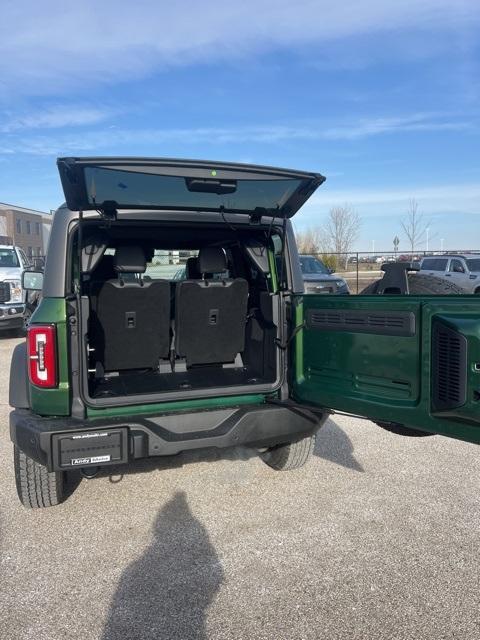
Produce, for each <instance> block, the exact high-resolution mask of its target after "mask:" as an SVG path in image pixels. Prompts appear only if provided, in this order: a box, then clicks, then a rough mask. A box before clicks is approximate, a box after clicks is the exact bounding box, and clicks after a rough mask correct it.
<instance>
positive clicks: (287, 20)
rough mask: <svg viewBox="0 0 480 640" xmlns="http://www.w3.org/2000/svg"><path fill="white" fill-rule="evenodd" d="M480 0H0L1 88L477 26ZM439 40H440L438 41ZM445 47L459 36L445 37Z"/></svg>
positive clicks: (81, 82)
mask: <svg viewBox="0 0 480 640" xmlns="http://www.w3.org/2000/svg"><path fill="white" fill-rule="evenodd" d="M479 19H480V3H478V0H456V1H455V2H452V1H451V0H422V1H419V0H402V1H401V2H399V1H398V0H342V2H337V3H331V2H329V1H327V0H303V2H301V3H295V2H292V1H291V0H255V1H254V0H243V2H233V1H230V2H228V1H227V2H217V1H214V0H204V1H203V2H193V1H192V0H177V1H176V2H175V3H166V2H158V0H137V2H134V3H127V2H118V0H104V1H103V2H98V1H97V0H83V1H82V2H77V3H73V2H71V3H68V2H65V1H62V2H60V1H59V0H44V1H43V2H35V1H34V0H28V1H27V0H18V1H17V2H15V3H13V2H10V3H4V4H3V5H2V20H1V24H0V78H1V81H0V86H3V92H4V93H5V94H6V93H7V92H8V91H9V88H11V87H15V89H16V90H17V91H23V92H27V93H28V92H32V91H34V92H36V93H42V92H49V91H52V90H55V91H57V92H58V90H59V88H60V87H61V86H69V87H71V86H81V87H85V86H91V85H92V84H95V83H104V82H108V81H112V80H114V81H123V80H127V79H128V80H129V79H131V78H132V77H133V78H135V77H138V76H139V75H141V74H146V73H149V72H151V71H153V70H155V69H157V68H162V67H163V66H165V65H184V64H191V63H197V62H202V61H213V62H218V61H224V60H225V59H234V58H237V59H241V58H244V57H245V56H249V55H251V54H256V53H261V52H265V51H270V50H275V49H279V48H290V47H301V46H303V45H309V44H316V45H322V44H323V45H325V44H328V43H331V42H332V41H336V40H341V39H345V38H350V37H357V36H369V35H370V34H372V35H373V34H378V33H381V32H384V33H386V34H390V35H392V34H396V33H398V32H399V31H402V30H404V31H415V30H422V29H423V30H425V31H429V32H433V33H439V34H443V35H445V34H446V33H452V32H455V33H456V34H457V35H458V33H459V32H460V33H461V32H462V30H471V29H472V28H473V27H474V25H475V24H476V23H477V21H478V20H479ZM441 40H442V38H441V36H440V37H437V38H435V46H437V47H438V42H439V41H441ZM444 40H445V46H446V47H451V46H453V39H448V37H446V38H444Z"/></svg>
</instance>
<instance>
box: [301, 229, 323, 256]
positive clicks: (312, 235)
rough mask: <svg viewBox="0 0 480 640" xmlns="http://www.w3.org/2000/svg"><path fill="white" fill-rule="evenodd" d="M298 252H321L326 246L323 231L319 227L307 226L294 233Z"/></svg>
mask: <svg viewBox="0 0 480 640" xmlns="http://www.w3.org/2000/svg"><path fill="white" fill-rule="evenodd" d="M295 239H296V241H297V247H298V251H299V253H322V252H323V251H324V250H325V247H326V241H325V233H324V230H323V229H322V228H321V227H308V228H307V229H305V230H304V231H299V232H297V233H296V234H295Z"/></svg>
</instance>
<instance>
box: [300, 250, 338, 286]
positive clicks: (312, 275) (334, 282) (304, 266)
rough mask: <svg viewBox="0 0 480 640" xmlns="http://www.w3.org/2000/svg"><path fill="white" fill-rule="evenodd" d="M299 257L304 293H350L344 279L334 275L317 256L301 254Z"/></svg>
mask: <svg viewBox="0 0 480 640" xmlns="http://www.w3.org/2000/svg"><path fill="white" fill-rule="evenodd" d="M299 259H300V269H301V270H302V276H303V284H304V287H305V293H323V294H325V293H335V294H348V293H350V291H349V289H348V285H347V283H346V281H345V280H344V279H343V278H341V277H340V276H336V275H334V273H335V272H334V271H333V270H332V269H329V268H328V267H326V266H325V265H324V264H323V262H322V261H321V260H319V259H318V258H317V257H315V256H311V255H304V254H301V255H300V256H299Z"/></svg>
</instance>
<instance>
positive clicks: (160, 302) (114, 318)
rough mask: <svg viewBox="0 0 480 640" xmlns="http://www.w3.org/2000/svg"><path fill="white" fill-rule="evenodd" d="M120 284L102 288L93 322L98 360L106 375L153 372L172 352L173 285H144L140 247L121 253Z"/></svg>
mask: <svg viewBox="0 0 480 640" xmlns="http://www.w3.org/2000/svg"><path fill="white" fill-rule="evenodd" d="M114 269H115V271H116V273H117V274H118V277H117V278H116V279H110V280H107V281H106V282H105V283H104V284H103V285H102V286H101V288H100V290H99V292H98V296H97V302H96V310H95V311H96V312H95V317H94V319H93V320H94V321H93V323H92V324H93V325H94V326H93V333H94V336H93V338H94V340H93V342H94V344H95V349H96V353H95V356H96V359H97V361H100V362H101V363H102V364H103V367H104V369H105V371H121V370H126V369H154V368H156V367H157V366H158V361H159V359H160V358H167V357H168V356H169V351H170V283H169V281H167V280H149V281H144V280H142V278H141V274H143V273H144V272H145V269H146V260H145V254H144V252H143V250H142V248H141V247H137V246H129V247H118V248H117V250H116V253H115V258H114Z"/></svg>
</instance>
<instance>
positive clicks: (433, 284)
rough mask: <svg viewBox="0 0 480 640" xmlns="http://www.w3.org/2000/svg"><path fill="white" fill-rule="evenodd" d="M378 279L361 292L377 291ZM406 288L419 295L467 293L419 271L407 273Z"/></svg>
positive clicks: (445, 281) (444, 280) (446, 281)
mask: <svg viewBox="0 0 480 640" xmlns="http://www.w3.org/2000/svg"><path fill="white" fill-rule="evenodd" d="M379 282H380V280H377V281H376V282H372V283H371V284H369V285H368V287H365V289H363V290H362V291H360V293H361V294H363V295H366V294H370V295H371V294H372V293H377V290H378V283H379ZM408 288H409V290H410V293H411V294H412V295H419V294H422V293H426V294H427V295H437V296H445V295H452V294H461V293H467V292H466V291H465V289H462V287H459V286H458V285H456V284H454V283H453V282H449V281H448V280H446V279H444V278H437V276H427V275H423V274H420V273H409V274H408Z"/></svg>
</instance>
